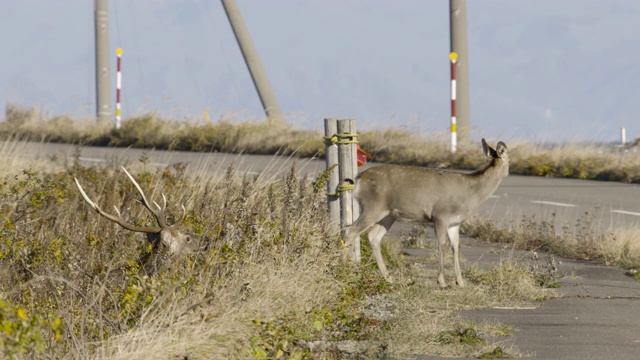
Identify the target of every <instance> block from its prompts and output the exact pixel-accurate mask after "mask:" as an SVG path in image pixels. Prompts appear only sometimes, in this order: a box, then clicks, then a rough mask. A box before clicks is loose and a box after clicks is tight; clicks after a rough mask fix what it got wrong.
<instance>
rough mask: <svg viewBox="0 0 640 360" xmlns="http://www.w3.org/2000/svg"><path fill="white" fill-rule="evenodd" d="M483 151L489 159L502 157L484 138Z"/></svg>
mask: <svg viewBox="0 0 640 360" xmlns="http://www.w3.org/2000/svg"><path fill="white" fill-rule="evenodd" d="M482 151H484V154H485V155H487V157H492V158H497V157H500V156H499V155H498V153H496V151H495V150H494V149H493V148H492V147H491V146H489V144H487V141H486V140H485V139H484V138H482Z"/></svg>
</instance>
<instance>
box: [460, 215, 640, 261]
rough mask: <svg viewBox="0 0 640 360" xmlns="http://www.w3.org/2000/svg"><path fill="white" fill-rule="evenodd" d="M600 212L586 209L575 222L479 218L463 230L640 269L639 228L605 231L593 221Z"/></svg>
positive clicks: (517, 244)
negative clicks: (507, 221)
mask: <svg viewBox="0 0 640 360" xmlns="http://www.w3.org/2000/svg"><path fill="white" fill-rule="evenodd" d="M597 216H598V215H597V214H588V213H585V214H583V215H582V216H580V217H579V218H577V219H576V221H575V223H573V224H556V222H555V221H538V220H536V219H533V218H526V217H525V218H522V219H521V221H520V222H514V223H510V224H509V223H505V224H503V225H497V224H495V223H493V222H491V221H487V220H476V221H471V222H467V223H465V225H464V226H463V231H464V232H465V233H466V234H468V235H471V236H473V237H476V238H479V239H482V240H486V241H491V242H498V243H507V244H513V245H514V246H515V247H516V248H518V249H527V250H535V251H548V252H551V253H553V254H556V255H560V256H563V257H567V258H572V259H578V260H596V261H599V262H601V263H603V264H605V265H614V266H622V267H626V268H632V269H640V241H638V239H639V238H640V229H639V228H638V227H635V226H633V227H627V228H621V229H611V230H609V231H603V230H602V229H600V227H598V226H597V225H594V224H597V221H596V219H597Z"/></svg>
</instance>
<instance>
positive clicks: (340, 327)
mask: <svg viewBox="0 0 640 360" xmlns="http://www.w3.org/2000/svg"><path fill="white" fill-rule="evenodd" d="M19 146H20V144H13V145H11V146H7V147H6V148H5V149H7V151H8V152H7V153H5V154H4V155H7V157H10V156H8V154H15V152H11V151H13V150H15V149H18V148H19ZM10 150H11V151H10ZM11 163H12V164H14V163H13V162H11ZM15 164H16V166H19V164H20V163H19V162H18V161H17V160H16V162H15ZM116 165H117V164H109V165H105V166H104V167H92V168H85V167H82V166H80V165H79V164H77V163H73V162H72V163H67V164H65V163H60V164H57V165H56V166H55V167H53V168H50V169H47V170H37V171H36V170H29V169H27V170H19V168H14V169H12V171H9V174H10V175H6V176H5V177H4V182H3V185H2V186H0V202H1V203H2V206H1V207H0V214H1V216H2V218H3V226H2V231H1V233H0V269H1V270H0V299H1V300H2V304H0V310H2V311H0V322H2V324H3V325H2V327H0V343H1V345H0V352H2V354H3V355H4V356H5V357H10V358H16V359H38V358H43V359H44V358H65V359H118V358H121V359H124V358H127V359H130V358H136V359H158V358H160V359H173V358H185V357H188V358H189V359H211V358H230V359H232V358H236V359H245V358H269V357H277V356H278V355H279V354H282V356H284V357H287V358H300V359H304V358H311V357H313V358H319V359H335V358H342V357H344V356H360V357H361V358H370V357H372V356H388V357H396V356H398V357H401V356H403V355H405V354H407V353H410V352H413V353H423V352H428V353H439V354H454V353H455V354H479V353H482V352H484V351H485V350H487V351H488V350H491V349H492V345H490V344H486V343H485V342H484V341H480V342H478V343H475V342H474V343H473V344H465V345H461V344H460V343H457V342H447V341H444V340H438V338H439V337H442V336H444V335H442V334H446V333H447V332H450V331H452V330H453V331H457V330H456V329H457V328H455V326H460V327H462V329H463V330H464V329H467V328H473V329H474V330H473V331H476V330H477V331H480V333H479V334H477V336H475V337H478V338H484V337H486V336H487V335H490V334H493V333H495V331H496V330H491V329H495V328H499V327H500V326H496V325H491V326H489V325H486V324H465V323H464V322H462V321H461V320H459V319H457V318H456V316H455V311H456V310H458V309H465V308H476V307H484V306H494V305H496V304H503V305H504V304H510V303H513V302H514V301H515V302H518V303H520V302H522V301H526V300H525V299H529V300H532V299H535V298H536V297H537V296H538V295H536V294H535V292H530V289H529V288H528V286H525V285H526V284H529V283H530V280H528V279H530V278H531V274H526V273H519V272H514V271H511V272H510V274H517V276H522V279H521V280H518V281H512V280H509V279H502V280H500V277H499V276H497V275H496V274H498V273H500V271H497V270H493V269H490V270H475V271H474V272H473V273H469V274H473V278H474V279H475V280H472V281H471V284H470V286H469V287H468V288H465V289H459V288H452V289H449V290H446V291H441V290H438V289H437V286H436V282H435V280H434V279H435V270H433V269H435V267H434V266H431V265H429V266H428V267H424V266H420V267H416V266H413V265H411V264H406V262H404V261H403V260H402V259H401V257H399V256H398V254H397V252H398V251H397V250H398V247H397V246H398V245H397V243H393V242H392V243H390V244H389V246H387V247H386V248H385V256H386V257H387V264H389V265H390V268H391V269H392V271H394V273H396V274H397V277H398V279H399V282H398V283H396V284H392V285H390V284H387V283H386V282H384V281H383V279H382V278H381V277H380V276H379V274H378V273H377V271H376V267H375V262H374V261H373V259H371V258H370V257H369V256H368V253H367V252H366V251H365V253H364V262H363V264H362V266H360V267H356V266H351V265H349V264H343V263H342V261H340V258H341V247H340V245H339V242H338V241H337V239H336V237H335V236H333V234H329V233H327V229H328V226H327V221H328V219H327V216H326V206H325V201H326V200H325V198H324V189H323V187H322V186H321V184H317V185H314V183H313V182H312V181H311V180H312V179H304V178H298V177H297V175H296V171H295V168H294V169H292V170H291V172H290V173H289V175H287V176H286V177H285V178H282V179H260V178H258V179H255V178H252V177H249V176H246V175H242V174H237V173H236V172H235V171H234V170H233V168H230V169H228V170H227V172H226V174H220V176H217V177H214V178H211V177H210V176H207V177H206V178H204V177H198V176H195V177H194V176H190V175H189V174H188V173H187V172H186V171H187V170H186V168H185V167H184V165H175V166H173V167H169V168H164V169H157V170H156V169H150V168H149V167H148V166H145V165H144V164H142V166H141V165H139V164H125V165H126V166H127V168H131V169H136V168H138V169H140V170H139V171H138V172H137V173H136V174H135V176H136V178H137V180H138V181H139V182H140V184H141V186H142V187H143V188H145V189H154V191H149V192H148V195H151V194H153V195H151V196H153V197H155V198H157V197H158V196H159V194H160V192H163V193H165V194H167V195H168V198H169V201H170V208H169V211H170V212H171V213H174V214H178V213H179V209H178V207H177V205H178V204H180V203H181V202H183V203H186V204H187V205H188V207H189V209H190V210H189V212H188V216H187V219H186V220H185V226H188V227H190V228H191V229H192V230H194V231H195V232H196V233H200V234H203V235H205V236H206V237H207V239H208V241H210V247H209V250H207V251H206V252H202V253H197V254H193V255H192V256H190V257H188V258H186V259H185V260H183V261H182V262H180V263H178V264H175V266H174V267H173V268H171V269H170V270H168V271H166V272H164V273H161V274H158V275H154V276H152V277H150V278H149V277H139V276H138V274H137V267H138V262H137V259H138V258H140V257H141V256H144V254H145V253H146V252H147V251H149V249H148V246H147V245H146V243H145V240H144V237H143V236H141V235H138V234H132V233H129V232H127V231H125V230H123V229H121V228H119V227H117V226H116V225H114V224H112V223H110V222H109V221H107V220H105V219H102V218H100V217H98V216H97V215H96V214H95V213H94V212H92V211H90V210H89V209H88V208H87V207H86V206H85V204H84V203H83V201H82V200H81V198H80V197H79V195H78V193H77V191H76V189H75V188H74V187H73V182H72V179H73V177H74V176H75V177H78V178H80V180H81V182H82V184H83V185H84V187H85V190H87V191H88V192H89V193H90V194H91V195H92V196H93V197H94V198H95V199H96V200H97V201H98V202H99V203H100V204H101V206H102V207H103V208H105V209H107V208H111V207H112V206H113V205H116V206H118V207H119V208H120V209H122V210H123V211H124V212H123V214H124V216H127V217H128V218H130V219H131V220H130V221H134V222H136V223H138V224H145V223H147V222H148V221H150V219H148V218H147V216H148V214H145V212H144V211H142V210H141V209H140V207H139V206H136V204H135V202H134V201H133V200H131V199H130V198H129V197H128V196H127V195H126V189H128V188H129V187H130V184H129V183H128V181H126V179H125V178H124V177H123V176H122V174H120V173H119V171H118V170H115V169H117V166H116ZM192 171H193V173H196V174H199V173H200V172H199V171H198V170H197V169H195V170H192ZM365 250H366V246H365ZM505 266H507V265H506V263H505V264H501V265H500V266H499V267H498V268H504V267H505ZM509 266H511V265H509ZM468 276H470V275H468ZM470 279H471V277H470ZM489 279H494V280H491V281H490V280H489ZM509 283H513V284H516V285H517V287H516V288H515V289H513V291H496V290H495V289H501V288H502V287H505V289H506V288H508V287H509V285H508V284H509ZM496 284H502V285H496ZM389 309H396V310H394V311H388V310H389ZM416 314H417V315H416ZM434 319H436V320H437V321H436V320H434ZM452 319H453V320H452ZM418 320H420V321H418ZM452 321H454V322H455V323H456V324H457V325H455V324H454V323H453V322H452ZM425 324H431V325H429V327H426V328H425ZM454 325H455V326H454ZM408 334H417V335H408ZM420 336H427V339H431V340H428V341H427V343H428V346H427V347H424V346H422V345H419V344H420V342H419V341H418V338H419V337H420ZM474 341H475V340H474ZM336 344H337V345H336ZM312 349H316V350H313V351H312ZM318 349H320V350H318ZM357 354H359V355H357Z"/></svg>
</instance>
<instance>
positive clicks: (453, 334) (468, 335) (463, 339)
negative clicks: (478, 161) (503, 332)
mask: <svg viewBox="0 0 640 360" xmlns="http://www.w3.org/2000/svg"><path fill="white" fill-rule="evenodd" d="M432 341H434V342H436V343H438V344H463V345H483V344H485V343H486V342H487V341H486V340H485V339H484V338H482V337H481V336H480V335H479V333H478V331H477V330H476V329H475V328H473V327H462V326H457V327H456V328H454V329H453V330H449V331H442V332H440V333H438V335H436V336H435V337H434V338H433V339H432Z"/></svg>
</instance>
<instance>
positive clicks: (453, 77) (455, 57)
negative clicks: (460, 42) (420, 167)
mask: <svg viewBox="0 0 640 360" xmlns="http://www.w3.org/2000/svg"><path fill="white" fill-rule="evenodd" d="M449 59H451V153H455V152H456V150H457V148H458V133H457V129H456V92H457V89H456V62H457V60H458V54H457V53H456V52H452V53H451V54H449Z"/></svg>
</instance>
